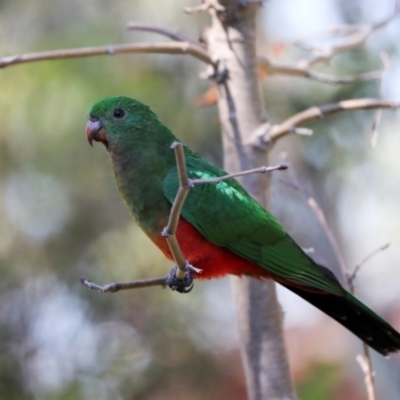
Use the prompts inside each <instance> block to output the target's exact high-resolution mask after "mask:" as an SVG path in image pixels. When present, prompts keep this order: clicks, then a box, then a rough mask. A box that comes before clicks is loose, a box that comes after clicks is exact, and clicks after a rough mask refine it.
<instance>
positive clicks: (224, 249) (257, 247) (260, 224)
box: [86, 97, 400, 355]
mask: <svg viewBox="0 0 400 400" xmlns="http://www.w3.org/2000/svg"><path fill="white" fill-rule="evenodd" d="M86 135H87V138H88V140H89V143H90V144H92V142H93V141H96V142H101V143H102V144H103V145H104V146H105V148H106V149H107V151H108V153H109V155H110V157H111V161H112V165H113V169H114V174H115V179H116V182H117V185H118V188H119V190H120V192H121V194H122V197H123V199H124V201H125V203H126V205H127V207H128V209H129V211H130V212H131V214H132V215H133V216H134V217H135V219H136V221H137V223H138V224H139V226H140V227H141V228H142V229H143V231H144V232H145V233H146V234H147V236H148V237H149V238H150V239H151V240H152V241H153V242H154V243H155V245H156V246H157V247H158V248H159V249H160V250H161V251H162V252H163V253H164V254H165V255H166V257H167V258H169V259H170V260H172V259H173V257H172V254H171V252H170V249H169V246H168V244H167V241H166V239H165V237H164V236H163V235H162V230H163V228H164V227H165V226H166V225H167V222H168V219H169V215H170V211H171V206H172V204H173V202H174V199H175V196H176V194H177V191H178V187H179V179H178V171H177V166H176V161H175V155H174V152H173V151H172V150H171V144H172V143H173V142H174V141H176V140H177V139H176V137H175V136H174V134H173V133H172V132H171V131H170V130H169V129H168V128H167V127H166V126H165V125H164V124H162V123H161V122H160V121H159V119H158V118H157V115H156V114H155V113H153V112H152V111H151V110H150V108H149V107H147V106H146V105H144V104H142V103H140V102H139V101H136V100H133V99H130V98H127V97H111V98H107V99H104V100H101V101H99V102H98V103H96V104H94V105H93V106H92V108H91V109H90V111H89V118H88V122H87V125H86ZM184 153H185V159H186V167H187V171H188V175H189V178H191V179H210V178H217V177H221V176H223V175H226V172H225V171H223V170H221V169H220V168H218V167H216V166H215V165H213V164H211V163H210V162H208V161H207V160H205V159H204V158H203V157H201V156H200V155H199V154H197V153H195V152H194V151H192V150H191V149H189V148H188V147H184ZM176 237H177V240H178V242H179V245H180V247H181V250H182V253H183V255H184V257H185V259H186V260H187V261H188V262H189V263H190V264H192V265H193V266H195V267H196V268H199V269H202V270H203V272H202V274H201V275H198V274H196V272H194V275H195V277H196V278H199V279H208V278H219V277H222V276H225V275H227V274H233V275H238V276H243V275H246V276H251V277H254V278H258V279H263V278H270V279H273V280H275V281H276V282H278V283H280V284H281V285H283V286H284V287H286V288H288V289H289V290H291V291H292V292H294V293H296V294H297V295H299V296H300V297H302V298H303V299H305V300H306V301H308V302H309V303H311V304H313V305H314V306H315V307H317V308H319V309H320V310H321V311H323V312H324V313H326V314H328V315H329V316H331V317H332V318H333V319H335V320H336V321H338V322H339V323H340V324H342V325H343V326H345V327H346V328H347V329H348V330H350V331H351V332H353V333H354V334H355V335H356V336H358V337H359V338H360V339H361V340H363V341H364V342H365V343H366V344H368V345H369V346H370V347H372V348H373V349H375V350H376V351H378V352H379V353H381V354H383V355H387V354H389V353H392V352H396V351H398V350H399V349H400V334H399V333H398V332H397V331H396V330H395V329H394V328H393V327H392V326H390V325H389V324H388V323H387V322H386V321H384V320H383V319H382V318H381V317H379V316H378V315H377V314H376V313H374V312H373V311H372V310H370V309H369V308H368V307H367V306H365V305H364V304H363V303H361V302H360V301H359V300H357V299H356V298H355V297H354V296H353V295H352V294H351V293H349V292H348V291H347V290H345V289H344V288H343V287H342V286H341V284H340V283H339V281H338V280H337V279H336V277H335V276H334V275H333V273H332V272H331V271H330V270H329V269H327V268H325V267H323V266H321V265H318V264H317V263H316V262H315V261H313V259H312V258H311V257H309V256H308V255H307V254H306V253H305V252H304V251H303V250H302V249H301V248H300V247H299V246H298V245H297V244H296V243H295V241H294V240H293V239H292V238H291V237H290V236H289V235H288V233H287V232H286V231H285V230H284V228H283V227H282V226H281V224H280V223H279V222H278V221H277V220H276V219H275V218H274V217H273V216H272V215H271V214H270V213H269V212H268V211H267V210H265V209H264V208H263V207H262V206H261V205H260V204H259V203H257V202H256V201H255V200H254V199H253V198H252V197H251V196H250V195H249V194H248V193H247V192H246V191H245V190H244V189H243V187H242V186H241V185H240V184H239V183H238V182H237V181H236V180H235V179H233V178H230V179H227V180H224V181H221V182H219V183H218V184H203V185H196V186H195V187H193V188H192V189H191V190H190V191H189V194H188V196H187V199H186V201H185V203H184V205H183V207H182V212H181V216H180V219H179V223H178V229H177V232H176Z"/></svg>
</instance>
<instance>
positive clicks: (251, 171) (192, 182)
mask: <svg viewBox="0 0 400 400" xmlns="http://www.w3.org/2000/svg"><path fill="white" fill-rule="evenodd" d="M285 169H288V166H287V164H284V163H281V164H278V165H275V166H273V167H265V166H263V167H259V168H253V169H248V170H247V171H241V172H236V173H234V174H227V175H224V176H220V177H218V178H211V179H189V185H203V184H205V183H219V182H221V181H224V180H226V179H230V178H236V177H238V176H244V175H250V174H257V173H260V174H265V173H266V172H272V171H282V170H285Z"/></svg>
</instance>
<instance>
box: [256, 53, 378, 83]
mask: <svg viewBox="0 0 400 400" xmlns="http://www.w3.org/2000/svg"><path fill="white" fill-rule="evenodd" d="M258 63H259V65H260V66H261V67H262V68H263V69H264V71H265V72H266V73H267V74H270V75H273V74H279V75H289V76H297V77H301V78H308V79H312V80H315V81H317V82H322V83H328V84H332V85H339V84H348V83H354V82H365V81H371V80H377V79H380V78H381V76H382V71H371V72H365V73H363V74H358V75H345V76H340V77H339V76H335V75H329V74H324V73H321V72H316V71H312V70H310V69H309V67H308V66H306V65H298V66H296V65H289V64H279V63H274V62H273V61H271V60H269V59H268V58H267V57H264V56H261V57H258Z"/></svg>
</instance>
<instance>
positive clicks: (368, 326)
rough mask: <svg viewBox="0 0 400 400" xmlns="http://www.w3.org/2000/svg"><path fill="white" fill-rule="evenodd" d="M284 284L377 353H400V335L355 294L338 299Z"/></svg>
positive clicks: (338, 297)
mask: <svg viewBox="0 0 400 400" xmlns="http://www.w3.org/2000/svg"><path fill="white" fill-rule="evenodd" d="M280 283H281V284H282V285H283V286H285V287H286V288H288V289H289V290H291V291H292V292H294V293H296V294H297V295H299V296H300V297H302V298H303V299H304V300H306V301H308V302H309V303H311V304H312V305H314V306H315V307H317V308H319V309H320V310H321V311H323V312H324V313H326V314H328V315H329V316H330V317H332V318H333V319H335V320H336V321H337V322H339V323H340V324H342V325H343V326H345V327H346V328H347V329H348V330H349V331H351V332H353V333H354V334H355V335H356V336H357V337H359V338H360V339H361V340H362V341H363V342H365V343H366V344H367V345H368V346H370V347H372V348H373V349H375V350H376V351H377V352H379V353H381V354H383V355H385V356H386V355H388V354H389V353H393V352H396V351H399V350H400V333H399V332H397V331H396V330H395V329H394V328H393V327H392V326H390V325H389V324H388V323H387V322H386V321H385V320H383V319H382V318H381V317H380V316H379V315H377V314H375V313H374V312H373V311H372V310H371V309H369V308H368V307H367V306H366V305H364V304H363V303H361V301H359V300H357V299H356V298H355V297H354V296H353V295H352V294H351V293H349V292H346V293H345V295H344V296H336V295H332V294H323V293H316V292H309V291H307V290H305V289H303V288H299V287H295V286H292V285H289V284H285V283H282V282H280Z"/></svg>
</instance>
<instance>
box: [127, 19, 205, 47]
mask: <svg viewBox="0 0 400 400" xmlns="http://www.w3.org/2000/svg"><path fill="white" fill-rule="evenodd" d="M127 28H128V29H129V30H136V31H145V32H153V33H158V34H159V35H163V36H166V37H168V38H170V39H172V40H175V41H176V42H188V43H191V44H193V45H195V46H198V47H201V48H204V46H203V45H202V44H201V43H199V42H198V41H197V40H195V39H192V38H190V37H189V36H186V35H184V34H182V33H180V32H177V31H172V30H170V29H166V28H162V27H159V26H156V25H149V24H143V23H140V22H128V24H127Z"/></svg>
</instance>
